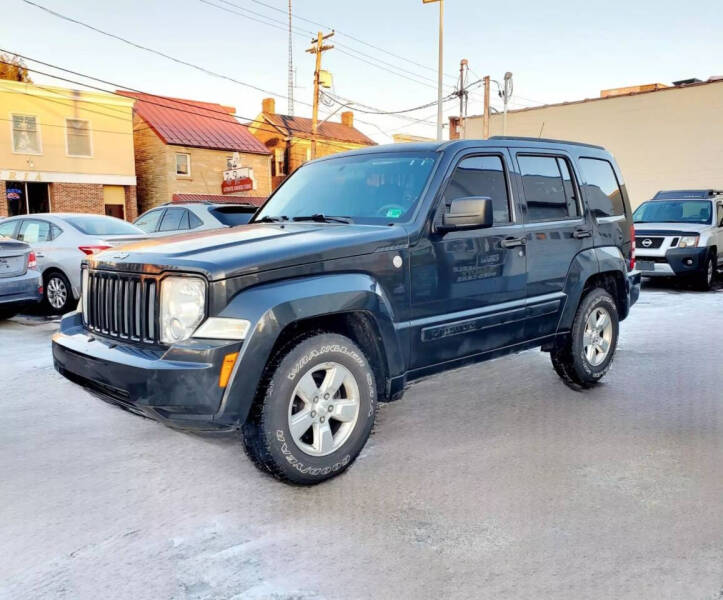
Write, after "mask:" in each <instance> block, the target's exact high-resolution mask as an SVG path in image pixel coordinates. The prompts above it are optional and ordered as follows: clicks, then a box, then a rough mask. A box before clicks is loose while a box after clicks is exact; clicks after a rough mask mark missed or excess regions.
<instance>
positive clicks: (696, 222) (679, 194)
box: [633, 190, 723, 290]
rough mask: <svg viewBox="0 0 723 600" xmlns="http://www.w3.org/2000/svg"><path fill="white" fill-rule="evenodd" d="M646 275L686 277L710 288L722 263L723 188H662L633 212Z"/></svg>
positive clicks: (640, 260)
mask: <svg viewBox="0 0 723 600" xmlns="http://www.w3.org/2000/svg"><path fill="white" fill-rule="evenodd" d="M633 221H634V222H635V252H636V255H637V268H638V270H639V271H640V272H641V273H642V275H643V276H644V277H688V278H692V279H694V280H695V282H696V283H697V284H698V286H699V287H700V288H701V289H704V290H709V289H710V288H711V285H712V284H713V279H714V277H715V275H716V273H717V272H718V271H720V270H721V269H723V191H719V190H673V191H665V192H658V193H657V194H656V195H655V197H654V198H653V199H652V200H649V201H648V202H644V203H643V204H641V205H640V206H639V207H638V208H637V209H636V210H635V212H634V213H633Z"/></svg>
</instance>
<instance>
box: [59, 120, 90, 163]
mask: <svg viewBox="0 0 723 600" xmlns="http://www.w3.org/2000/svg"><path fill="white" fill-rule="evenodd" d="M65 140H66V145H67V150H68V156H90V155H91V154H92V152H91V148H90V123H89V122H88V121H85V120H83V119H65Z"/></svg>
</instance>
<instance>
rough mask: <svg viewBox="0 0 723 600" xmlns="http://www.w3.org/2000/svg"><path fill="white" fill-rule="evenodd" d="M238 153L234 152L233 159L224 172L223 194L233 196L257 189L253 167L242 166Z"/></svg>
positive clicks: (229, 161) (228, 162)
mask: <svg viewBox="0 0 723 600" xmlns="http://www.w3.org/2000/svg"><path fill="white" fill-rule="evenodd" d="M240 162H241V161H240V157H239V154H238V152H234V154H233V158H231V159H230V160H228V161H227V166H228V167H229V168H228V169H226V170H225V171H224V172H223V182H222V183H221V193H222V194H233V193H235V192H248V191H250V190H253V189H255V188H256V181H255V180H254V171H253V169H252V168H251V167H242V166H240Z"/></svg>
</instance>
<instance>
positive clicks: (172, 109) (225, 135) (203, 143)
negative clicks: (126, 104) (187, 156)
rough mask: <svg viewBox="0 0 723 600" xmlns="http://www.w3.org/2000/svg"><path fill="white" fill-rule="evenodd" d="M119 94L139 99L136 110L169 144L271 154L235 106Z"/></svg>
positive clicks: (122, 92) (139, 94) (137, 94)
mask: <svg viewBox="0 0 723 600" xmlns="http://www.w3.org/2000/svg"><path fill="white" fill-rule="evenodd" d="M118 93H119V94H122V95H123V96H127V97H129V98H134V99H135V100H136V103H135V105H134V107H133V110H134V111H135V112H136V114H137V115H138V116H139V117H140V118H141V119H143V120H144V121H145V122H146V123H148V125H149V127H150V128H151V129H153V131H155V132H156V134H157V135H158V137H160V138H161V139H162V140H163V141H164V142H165V143H166V144H172V145H176V146H191V147H193V148H210V149H213V150H230V151H238V152H250V153H253V154H270V152H269V151H268V150H267V148H266V146H264V145H263V144H262V143H261V142H260V141H259V140H257V139H256V138H255V137H254V136H253V135H251V133H249V131H248V129H247V128H246V126H245V125H242V124H241V123H239V122H238V121H237V120H236V118H235V117H234V116H233V113H234V112H235V109H234V108H233V107H230V106H222V105H221V104H214V103H212V102H197V101H195V100H184V99H182V98H167V97H164V96H155V95H152V94H143V93H140V92H127V91H123V90H119V91H118Z"/></svg>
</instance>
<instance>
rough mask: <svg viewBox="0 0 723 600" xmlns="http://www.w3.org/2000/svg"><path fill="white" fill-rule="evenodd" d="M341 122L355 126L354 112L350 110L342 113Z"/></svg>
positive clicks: (348, 125)
mask: <svg viewBox="0 0 723 600" xmlns="http://www.w3.org/2000/svg"><path fill="white" fill-rule="evenodd" d="M341 123H342V125H346V126H347V127H354V113H353V112H351V111H350V110H347V111H346V112H343V113H341Z"/></svg>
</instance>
